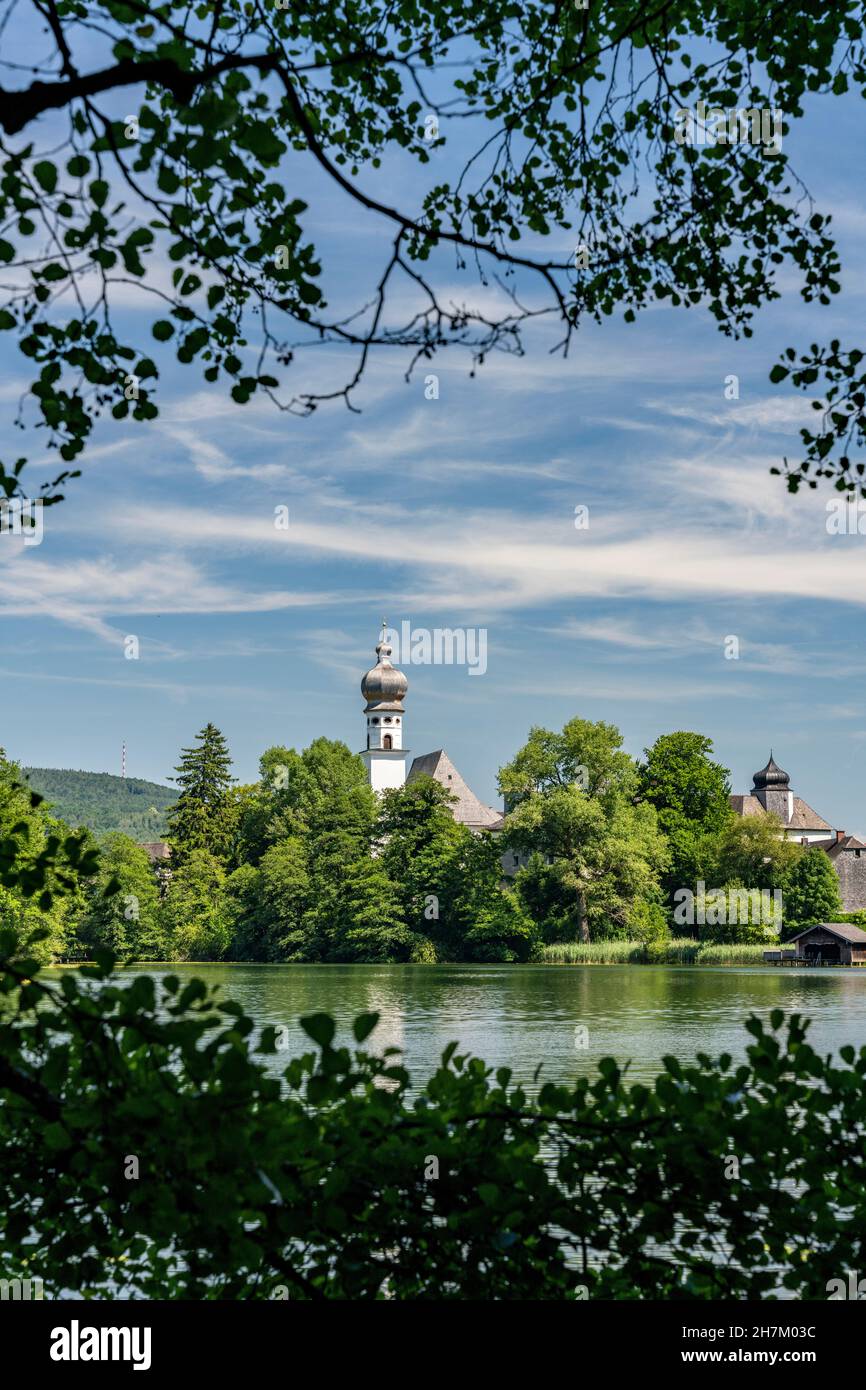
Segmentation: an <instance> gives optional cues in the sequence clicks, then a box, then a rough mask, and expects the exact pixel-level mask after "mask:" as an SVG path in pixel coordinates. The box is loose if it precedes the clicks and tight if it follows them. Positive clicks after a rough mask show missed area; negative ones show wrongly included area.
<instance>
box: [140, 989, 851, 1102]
mask: <svg viewBox="0 0 866 1390" xmlns="http://www.w3.org/2000/svg"><path fill="white" fill-rule="evenodd" d="M133 968H134V969H141V970H149V971H150V972H151V973H154V974H167V973H173V974H176V975H179V976H180V977H181V978H182V979H184V980H186V979H188V978H190V977H192V976H193V975H198V976H200V977H201V978H202V979H204V980H206V981H207V982H208V983H209V984H217V983H218V984H219V985H220V987H221V989H222V991H223V993H224V995H225V996H226V997H227V998H234V999H237V1000H238V1001H239V1002H240V1003H241V1004H242V1005H243V1006H244V1008H245V1009H246V1010H247V1012H248V1013H249V1014H250V1016H251V1017H252V1018H253V1019H254V1020H255V1021H256V1023H258V1024H259V1025H261V1026H264V1025H265V1024H268V1023H270V1024H274V1025H275V1026H276V1027H278V1028H283V1029H284V1030H285V1037H286V1040H287V1044H288V1053H285V1052H283V1053H281V1054H280V1055H278V1056H277V1057H276V1058H274V1059H273V1061H272V1064H273V1065H274V1066H275V1067H276V1068H280V1067H281V1066H282V1065H285V1058H286V1055H289V1056H291V1055H294V1053H296V1052H300V1051H305V1050H306V1049H307V1048H308V1047H309V1046H310V1044H309V1040H308V1039H307V1038H306V1036H305V1034H304V1033H303V1031H302V1030H301V1028H300V1026H299V1023H298V1020H299V1019H300V1018H301V1016H302V1015H304V1014H310V1013H319V1012H324V1013H330V1014H332V1015H333V1016H334V1017H335V1018H336V1020H337V1023H338V1026H339V1029H340V1033H339V1034H338V1036H340V1037H341V1038H342V1039H344V1040H346V1041H348V1039H349V1036H350V1035H349V1025H350V1023H351V1021H352V1019H353V1018H354V1017H355V1016H356V1015H357V1014H359V1013H365V1012H371V1011H375V1012H378V1013H379V1014H380V1015H381V1021H380V1023H379V1026H378V1027H377V1029H376V1031H375V1032H374V1033H373V1035H372V1038H371V1040H370V1045H371V1046H375V1047H376V1048H384V1047H389V1046H390V1047H400V1048H402V1049H403V1050H404V1053H405V1057H406V1060H407V1063H408V1065H409V1067H410V1069H411V1070H412V1071H413V1072H415V1073H417V1075H418V1076H419V1077H420V1076H423V1075H425V1074H426V1073H427V1072H429V1071H430V1070H431V1069H432V1067H433V1066H435V1064H436V1062H437V1061H438V1059H439V1056H440V1054H441V1052H442V1050H443V1048H444V1047H445V1046H446V1045H447V1044H448V1043H449V1042H451V1041H452V1040H457V1041H458V1042H459V1044H460V1049H461V1051H465V1052H470V1053H474V1054H476V1055H478V1056H481V1057H483V1058H484V1059H485V1060H486V1061H487V1062H488V1063H489V1064H490V1065H492V1066H508V1067H511V1069H512V1070H513V1072H514V1074H515V1076H516V1077H519V1078H521V1079H529V1078H531V1076H532V1074H533V1072H534V1071H535V1069H536V1067H537V1066H538V1065H539V1064H541V1065H542V1067H543V1072H542V1075H543V1077H544V1078H545V1079H550V1080H556V1081H567V1080H569V1079H570V1078H572V1077H574V1076H576V1075H579V1074H581V1073H586V1072H591V1071H593V1070H594V1068H595V1065H596V1063H597V1062H598V1059H599V1058H600V1057H603V1056H608V1055H613V1056H615V1057H616V1058H617V1059H618V1060H619V1061H622V1062H624V1061H630V1063H631V1065H630V1068H629V1074H630V1076H631V1077H633V1078H634V1079H636V1080H637V1079H640V1080H642V1081H645V1080H647V1079H649V1078H651V1077H652V1076H654V1075H655V1073H656V1072H657V1071H658V1068H659V1063H660V1060H661V1058H662V1057H663V1056H664V1055H665V1054H666V1053H672V1054H673V1055H674V1056H676V1057H678V1058H680V1059H681V1060H685V1061H688V1060H691V1059H692V1058H693V1057H694V1055H695V1053H696V1052H698V1051H704V1052H709V1053H710V1054H717V1053H719V1052H724V1051H728V1052H731V1053H733V1055H734V1056H735V1057H737V1056H742V1055H743V1053H744V1051H745V1047H746V1045H747V1043H748V1035H747V1034H746V1033H745V1030H744V1028H743V1021H744V1019H745V1018H746V1017H747V1015H748V1014H750V1013H756V1014H758V1015H760V1016H761V1017H764V1018H766V1017H767V1015H769V1013H770V1011H771V1010H772V1009H775V1008H781V1009H784V1010H785V1011H786V1012H794V1011H796V1012H799V1013H803V1014H806V1015H807V1016H809V1017H811V1018H812V1019H813V1020H814V1022H813V1026H812V1030H811V1034H810V1038H811V1041H812V1044H813V1046H815V1047H816V1048H817V1049H818V1051H820V1052H822V1053H823V1052H836V1051H838V1049H839V1048H840V1047H841V1046H842V1045H843V1044H845V1043H853V1044H854V1045H855V1046H859V1045H860V1044H861V1043H863V1042H866V971H858V970H799V969H798V970H769V969H761V968H760V967H757V968H756V967H731V968H719V969H713V968H708V967H698V968H695V967H692V968H689V967H677V966H562V967H557V966H495V965H494V966H459V965H440V966H376V965H333V966H316V965H284V966H280V965H184V966H172V967H170V968H169V967H157V966H141V967H133ZM576 1030H577V1031H576Z"/></svg>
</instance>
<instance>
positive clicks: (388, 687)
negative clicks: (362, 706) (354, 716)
mask: <svg viewBox="0 0 866 1390" xmlns="http://www.w3.org/2000/svg"><path fill="white" fill-rule="evenodd" d="M393 650H394V649H393V647H392V646H391V643H390V642H386V641H385V639H384V637H383V639H382V641H381V642H380V643H379V644H378V646H377V647H376V657H377V661H376V665H375V666H373V667H372V669H371V670H369V671H368V672H367V674H366V676H364V679H363V680H362V681H361V694H362V695H363V696H364V699H365V700H366V701H367V705H368V707H369V706H370V705H374V706H376V707H377V708H378V707H381V706H387V707H388V708H389V709H396V710H402V708H403V705H402V700H403V696H404V695H405V694H406V691H407V690H408V689H409V682H408V681H407V679H406V677H405V676H404V675H403V672H402V671H398V670H397V668H396V667H395V666H392V665H391V652H392V651H393Z"/></svg>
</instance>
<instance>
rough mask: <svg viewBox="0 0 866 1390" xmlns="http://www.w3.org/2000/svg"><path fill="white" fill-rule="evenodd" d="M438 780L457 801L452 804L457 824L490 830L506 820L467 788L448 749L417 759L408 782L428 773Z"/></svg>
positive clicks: (438, 749)
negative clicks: (447, 751) (458, 822)
mask: <svg viewBox="0 0 866 1390" xmlns="http://www.w3.org/2000/svg"><path fill="white" fill-rule="evenodd" d="M425 773H426V775H427V776H428V777H434V778H435V779H436V781H437V782H439V783H440V785H441V786H443V787H445V788H446V789H447V790H448V791H449V792H450V793H451V795H452V796H455V797H456V798H457V800H456V802H455V801H452V802H451V804H450V807H449V809H450V811H451V814H452V815H453V817H454V819H455V820H456V821H460V823H461V825H468V826H472V827H474V828H482V827H483V828H489V827H492V826H498V825H499V824H501V821H502V812H501V811H494V809H493V807H492V806H485V805H484V802H483V801H479V800H478V797H477V796H476V795H475V793H474V791H472V789H471V787H469V786H467V784H466V783H465V782H464V780H463V778H462V777H461V776H460V773H459V772H458V771H457V768H456V767H455V766H454V764H453V763H452V761H451V759H450V758H449V756H448V754H447V753H446V752H445V750H444V748H437V750H436V752H435V753H423V754H422V755H421V757H420V758H415V759H414V760H413V762H412V766H411V767H410V769H409V776H408V777H407V778H406V781H407V783H408V782H412V781H414V780H415V778H416V777H420V776H422V775H423V774H425Z"/></svg>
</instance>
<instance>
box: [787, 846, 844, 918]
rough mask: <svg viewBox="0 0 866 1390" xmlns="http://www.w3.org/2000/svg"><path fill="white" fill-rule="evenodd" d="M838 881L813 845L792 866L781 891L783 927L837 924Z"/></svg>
mask: <svg viewBox="0 0 866 1390" xmlns="http://www.w3.org/2000/svg"><path fill="white" fill-rule="evenodd" d="M841 910H842V899H841V895H840V892H839V879H838V877H837V875H836V871H835V869H834V868H833V865H832V864H831V862H830V860H829V859H828V857H827V855H826V854H825V853H824V851H823V850H822V849H819V848H818V847H817V846H815V845H813V846H812V848H811V849H807V850H806V851H805V853H804V854H803V855H802V856H801V858H800V860H799V862H798V863H797V864H795V865H794V868H793V869H792V871H791V873H790V875H789V877H788V883H787V886H786V888H785V921H786V924H795V923H796V924H798V925H799V924H800V923H805V922H839V921H844V918H842V917H841V916H840V913H841Z"/></svg>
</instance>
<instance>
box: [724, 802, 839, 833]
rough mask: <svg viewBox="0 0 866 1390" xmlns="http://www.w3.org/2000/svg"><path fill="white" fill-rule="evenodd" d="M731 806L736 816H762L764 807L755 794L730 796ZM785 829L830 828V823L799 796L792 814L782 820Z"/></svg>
mask: <svg viewBox="0 0 866 1390" xmlns="http://www.w3.org/2000/svg"><path fill="white" fill-rule="evenodd" d="M730 802H731V807H732V809H733V810H734V811H736V813H737V815H738V816H762V815H764V814H765V808H764V807H763V806H762V805H761V803H760V801H759V800H758V798H757V797H756V796H752V795H751V794H749V795H748V796H732V797H730ZM783 824H784V826H785V829H786V830H832V829H833V827H832V825H828V824H827V822H826V821H825V820H824V818H823V816H819V815H818V812H817V811H813V810H812V807H811V806H810V805H809V803H808V802H806V801H804V800H803V798H802V797H801V796H795V797H794V814H793V815H792V817H791V819H790V820H789V821H783Z"/></svg>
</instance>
